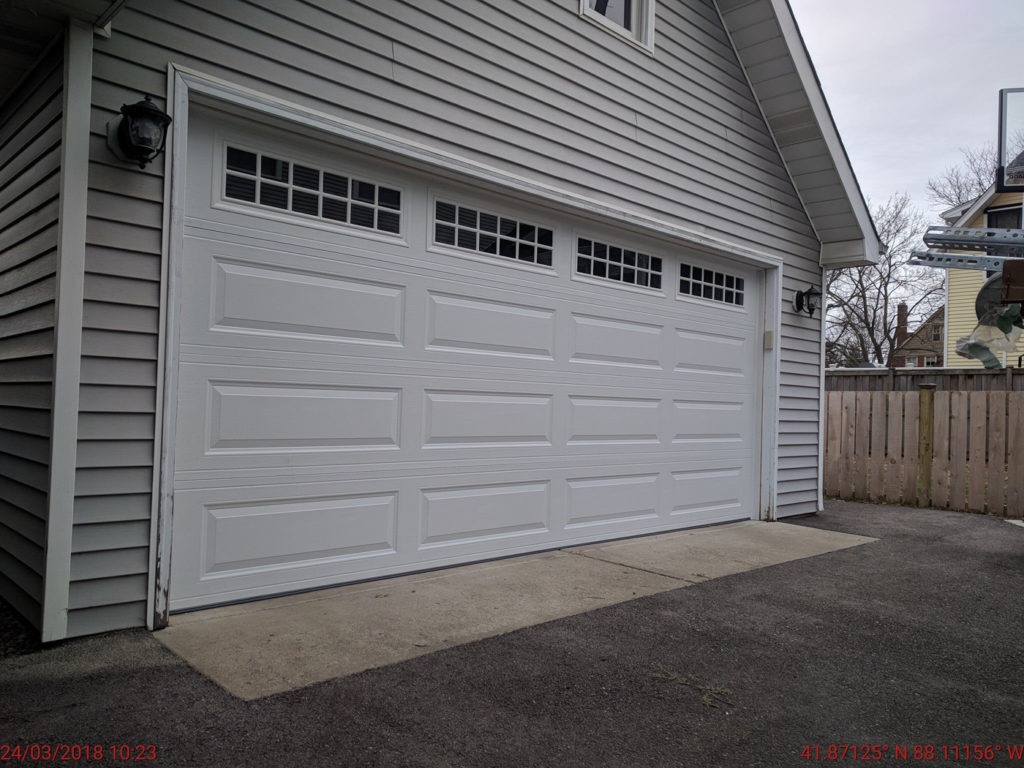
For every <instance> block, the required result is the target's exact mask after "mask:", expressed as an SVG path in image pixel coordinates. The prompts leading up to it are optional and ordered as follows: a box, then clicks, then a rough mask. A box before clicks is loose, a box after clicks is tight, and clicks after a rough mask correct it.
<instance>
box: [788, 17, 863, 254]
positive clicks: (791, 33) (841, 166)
mask: <svg viewBox="0 0 1024 768" xmlns="http://www.w3.org/2000/svg"><path fill="white" fill-rule="evenodd" d="M771 3H772V8H773V9H774V11H775V17H776V19H777V20H778V22H779V27H780V28H781V30H782V36H783V38H784V39H785V40H786V43H787V45H788V46H789V52H790V55H791V56H792V58H793V65H794V67H795V68H796V73H797V76H798V77H799V78H800V82H801V84H802V85H803V89H804V92H805V93H806V94H807V100H808V101H809V102H810V105H811V110H812V112H813V113H814V118H815V120H816V121H817V123H818V127H819V129H820V130H821V135H822V137H823V138H824V140H825V144H826V146H827V147H828V151H829V156H830V157H831V158H832V162H833V164H834V165H835V168H836V172H837V173H838V174H839V179H840V181H841V182H842V185H843V190H844V191H845V192H846V198H847V200H848V201H849V203H850V208H851V209H852V211H853V214H854V216H855V217H856V219H857V224H858V226H859V227H860V230H861V232H863V233H864V245H863V247H862V248H861V254H862V257H863V259H864V262H865V263H863V264H859V265H857V266H868V265H871V264H877V263H878V255H879V253H880V252H881V248H882V246H881V244H880V243H879V240H878V233H877V232H875V225H874V222H873V221H872V219H871V212H870V211H869V210H868V207H867V204H866V203H865V202H864V196H863V195H862V194H861V191H860V185H859V184H858V183H857V177H856V176H855V175H854V173H853V167H852V166H851V165H850V159H849V157H848V156H847V154H846V148H845V147H844V146H843V142H842V139H840V138H839V131H838V130H837V129H836V124H835V121H834V120H833V119H832V112H831V111H830V110H829V107H828V103H827V102H826V101H825V94H824V93H823V92H822V90H821V82H820V81H819V80H818V75H817V73H816V72H815V71H814V65H813V64H812V63H811V59H810V56H809V55H808V53H807V47H806V46H805V45H804V41H803V37H801V35H800V29H799V28H798V27H797V24H796V20H795V19H794V18H793V11H792V9H790V7H789V2H788V0H771ZM825 245H826V244H825V243H823V244H822V256H823V260H822V262H821V265H822V266H828V267H829V268H834V267H833V265H832V264H826V262H825V261H824V256H825V253H824V251H825Z"/></svg>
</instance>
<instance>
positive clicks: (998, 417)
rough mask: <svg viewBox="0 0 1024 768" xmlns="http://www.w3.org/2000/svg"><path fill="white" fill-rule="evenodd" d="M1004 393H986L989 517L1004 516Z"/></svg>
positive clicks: (1005, 464)
mask: <svg viewBox="0 0 1024 768" xmlns="http://www.w3.org/2000/svg"><path fill="white" fill-rule="evenodd" d="M1006 401H1007V397H1006V393H1005V392H989V393H988V481H987V488H988V494H987V495H988V499H987V504H986V506H987V508H988V512H989V514H991V515H1005V514H1006V510H1005V507H1006V469H1007V461H1006V415H1007V410H1006Z"/></svg>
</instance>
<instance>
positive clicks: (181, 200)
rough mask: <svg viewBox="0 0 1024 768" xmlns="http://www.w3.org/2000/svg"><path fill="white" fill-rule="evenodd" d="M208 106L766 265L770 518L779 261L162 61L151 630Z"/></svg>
mask: <svg viewBox="0 0 1024 768" xmlns="http://www.w3.org/2000/svg"><path fill="white" fill-rule="evenodd" d="M193 102H196V103H206V104H210V105H213V106H217V107H219V108H221V109H225V110H228V111H245V112H256V113H259V114H261V115H264V116H266V117H267V119H268V121H270V120H276V121H278V122H280V121H285V122H287V123H288V124H289V125H290V126H291V127H292V128H293V129H295V130H298V131H299V132H301V133H305V134H309V135H314V136H315V135H317V134H320V135H328V136H332V137H333V138H335V139H338V140H340V141H343V142H345V143H350V144H355V145H359V146H362V147H364V148H366V149H370V150H372V151H376V152H380V153H386V154H387V155H390V156H393V157H398V158H402V159H406V160H409V161H412V162H413V163H414V164H416V165H419V166H421V167H422V166H427V167H429V168H431V169H433V170H434V172H437V173H442V174H443V175H445V176H449V177H454V178H456V179H458V178H461V179H463V180H465V179H467V178H469V179H472V180H473V181H475V182H477V183H484V184H486V185H487V186H490V187H497V188H499V189H501V190H502V191H504V192H505V193H512V194H514V195H516V196H518V197H528V198H529V199H532V200H534V201H536V202H538V203H542V204H545V203H546V204H547V205H548V206H549V207H550V206H554V207H556V208H560V209H562V210H567V211H568V212H571V213H575V214H577V215H579V214H583V215H587V216H590V217H596V218H599V219H600V220H602V221H604V222H605V223H607V224H610V225H620V226H624V227H628V228H629V229H633V230H638V231H640V232H642V233H644V234H647V235H651V236H655V237H659V238H661V239H666V238H668V239H671V240H675V241H677V242H680V243H682V244H684V245H687V246H690V247H694V246H696V247H698V248H700V249H701V250H702V251H705V252H710V253H712V254H719V255H721V256H726V257H729V258H734V259H738V260H741V261H743V262H745V263H747V264H749V265H751V266H754V267H758V268H760V269H763V270H764V273H765V274H764V294H765V295H764V308H763V318H762V327H763V329H764V339H765V343H764V344H763V345H762V348H763V350H764V351H763V354H762V357H761V363H762V369H761V382H762V397H761V403H760V407H761V419H760V423H761V440H760V451H759V453H760V488H759V503H758V510H757V517H758V518H759V519H762V520H772V519H774V517H775V506H776V495H777V470H776V467H777V465H778V460H777V451H778V448H777V445H778V429H779V427H778V412H779V347H780V345H779V343H778V340H779V337H780V331H781V317H782V310H781V307H782V288H781V285H782V279H781V277H782V276H781V272H782V259H781V258H778V257H776V256H773V255H771V254H767V253H763V252H761V251H757V250H755V249H752V248H748V247H746V246H742V245H739V244H737V243H732V242H729V241H728V240H724V239H721V238H717V237H712V236H709V235H706V234H702V233H699V232H696V231H694V230H690V229H688V228H685V227H681V226H679V225H677V224H674V223H671V222H668V221H663V220H660V219H655V218H653V217H647V216H643V215H639V214H637V213H635V212H632V211H628V210H625V209H617V208H613V207H610V206H609V205H608V204H607V203H605V202H601V201H598V200H594V199H591V198H588V197H585V196H583V195H579V194H576V193H574V192H570V191H567V190H564V189H559V188H557V187H554V186H550V185H546V184H540V183H538V182H536V181H532V180H530V179H528V178H525V177H522V176H518V175H515V174H510V173H506V172H505V171H501V170H499V169H497V168H492V167H490V166H487V165H484V164H482V163H477V162H474V161H472V160H469V159H467V158H464V157H460V156H458V155H454V154H451V153H448V152H443V151H441V150H438V149H435V148H432V147H429V146H426V145H423V144H419V143H416V142H411V141H408V140H406V139H403V138H400V137H398V136H393V135H391V134H387V133H383V132H381V131H376V130H373V129H370V128H367V127H365V126H361V125H358V124H356V123H353V122H350V121H348V120H344V119H342V118H340V117H337V116H335V115H332V114H328V113H325V112H320V111H318V110H314V109H310V108H307V107H304V106H302V105H300V104H296V103H294V102H289V101H285V100H283V99H279V98H276V97H274V96H270V95H268V94H265V93H260V92H258V91H254V90H252V89H249V88H246V87H244V86H240V85H237V84H235V83H231V82H228V81H225V80H222V79H220V78H216V77H213V76H210V75H207V74H205V73H202V72H199V71H196V70H194V69H190V68H187V67H182V66H178V65H176V64H173V63H172V64H170V65H169V66H168V99H167V106H168V111H169V112H170V114H171V117H172V118H173V122H172V124H171V136H170V138H169V145H170V148H169V150H168V153H167V155H168V167H167V172H166V173H165V175H164V199H165V200H168V201H170V205H169V206H165V216H164V242H163V257H164V258H163V266H162V273H161V292H162V301H161V305H160V329H161V335H162V338H161V341H160V355H159V359H158V361H157V365H158V383H157V407H156V411H157V412H156V427H157V429H156V438H155V443H156V446H155V449H154V450H155V455H156V456H158V457H159V464H158V467H157V469H158V474H159V477H158V479H157V480H156V481H155V493H154V494H153V509H152V526H151V543H150V574H151V576H152V578H151V579H150V588H149V608H150V610H149V618H148V624H149V627H150V628H151V629H159V628H161V627H164V626H166V625H167V620H168V613H169V592H170V567H171V532H172V525H173V516H174V511H173V504H172V502H173V498H172V494H173V481H174V444H175V419H176V416H177V414H176V408H175V404H176V403H177V391H178V381H177V379H178V366H177V362H178V352H177V345H178V317H179V313H180V307H179V303H180V300H181V296H180V282H181V275H180V272H179V270H180V265H181V261H182V255H183V247H184V246H183V241H184V219H183V217H184V210H185V169H186V167H187V150H188V134H189V130H188V124H189V107H190V105H191V104H192V103H193Z"/></svg>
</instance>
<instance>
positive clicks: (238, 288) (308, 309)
mask: <svg viewBox="0 0 1024 768" xmlns="http://www.w3.org/2000/svg"><path fill="white" fill-rule="evenodd" d="M212 265H213V280H212V288H213V291H212V296H211V304H212V306H211V313H210V314H211V322H210V330H212V331H222V332H224V331H227V332H230V331H248V332H258V333H262V334H265V335H268V336H273V335H281V336H288V337H294V336H304V337H320V338H322V339H324V340H328V341H334V340H337V341H350V342H358V341H374V342H385V343H390V344H393V345H401V344H402V332H403V325H404V308H405V290H404V288H402V287H401V286H398V285H387V284H380V283H372V282H368V281H364V280H354V279H351V278H342V277H336V276H325V275H322V274H320V275H311V274H306V273H302V272H299V271H295V270H286V269H282V268H280V267H273V266H268V265H252V264H242V263H237V262H233V261H229V260H227V259H224V258H219V257H216V256H215V257H213V259H212Z"/></svg>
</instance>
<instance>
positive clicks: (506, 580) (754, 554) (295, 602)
mask: <svg viewBox="0 0 1024 768" xmlns="http://www.w3.org/2000/svg"><path fill="white" fill-rule="evenodd" d="M871 541H874V539H870V538H867V537H864V536H854V535H850V534H845V533H837V532H832V531H822V530H817V529H814V528H808V527H804V526H799V525H787V524H786V523H764V522H755V521H745V522H740V523H732V524H729V525H721V526H715V527H709V528H699V529H693V530H686V531H676V532H673V533H667V534H658V535H653V536H644V537H640V538H633V539H626V540H621V541H612V542H607V543H604V544H593V545H586V546H581V547H572V548H568V549H562V550H556V551H551V552H542V553H539V554H532V555H523V556H520V557H512V558H508V559H505V560H498V561H493V562H488V563H476V564H473V565H466V566H459V567H455V568H447V569H444V570H439V571H432V572H430V573H421V574H415V575H410V576H399V577H395V578H388V579H381V580H378V581H373V582H366V583H361V584H352V585H348V586H342V587H336V588H332V589H326V590H320V591H316V592H308V593H303V594H296V595H289V596H286V597H279V598H273V599H269V600H262V601H259V602H251V603H244V604H240V605H230V606H225V607H221V608H214V609H210V610H204V611H197V612H194V613H186V614H180V615H174V616H172V617H171V621H170V626H168V627H167V628H166V629H163V630H161V631H160V632H157V633H156V637H157V639H159V640H160V641H161V642H163V644H164V645H165V646H167V648H169V649H170V650H171V651H173V652H174V653H175V654H177V655H178V656H180V657H181V658H182V659H184V660H185V661H186V662H187V663H188V664H189V665H191V666H192V667H194V668H195V669H196V670H198V671H199V672H201V673H202V674H204V675H206V676H207V677H209V678H210V679H212V680H213V681H214V682H216V683H217V684H219V685H220V686H222V687H223V688H225V689H226V690H227V691H229V692H230V693H232V694H233V695H235V696H237V697H239V698H241V699H247V700H248V699H257V698H261V697H264V696H269V695H272V694H275V693H281V692H283V691H289V690H293V689H296V688H301V687H304V686H307V685H310V684H312V683H317V682H321V681H324V680H330V679H333V678H337V677H344V676H347V675H352V674H355V673H357V672H362V671H363V670H366V669H371V668H373V667H381V666H385V665H388V664H394V663H396V662H400V661H405V660H407V659H411V658H414V657H416V656H421V655H423V654H426V653H431V652H433V651H437V650H441V649H443V648H449V647H452V646H456V645H461V644H462V643H468V642H472V641H474V640H480V639H483V638H486V637H492V636H495V635H500V634H504V633H506V632H511V631H513V630H516V629H521V628H523V627H529V626H533V625H535V624H541V623H543V622H546V621H551V620H554V619H560V618H563V617H566V616H572V615H574V614H578V613H584V612H586V611H591V610H594V609H595V608H602V607H604V606H608V605H614V604H616V603H621V602H625V601H627V600H633V599H635V598H638V597H644V596H646V595H652V594H655V593H658V592H665V591H667V590H671V589H679V588H680V587H687V586H691V585H693V584H698V583H700V582H702V581H707V580H708V579H715V578H719V577H722V576H728V575H730V574H733V573H741V572H743V571H749V570H753V569H756V568H763V567H766V566H769V565H777V564H779V563H785V562H789V561H791V560H799V559H801V558H805V557H812V556H815V555H821V554H825V553H826V552H832V551H835V550H839V549H845V548H848V547H855V546H859V545H861V544H866V543H868V542H871Z"/></svg>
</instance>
